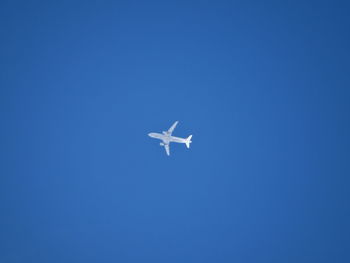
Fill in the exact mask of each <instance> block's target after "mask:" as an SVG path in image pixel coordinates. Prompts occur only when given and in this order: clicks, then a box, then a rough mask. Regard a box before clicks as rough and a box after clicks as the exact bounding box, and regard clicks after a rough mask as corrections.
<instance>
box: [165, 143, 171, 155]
mask: <svg viewBox="0 0 350 263" xmlns="http://www.w3.org/2000/svg"><path fill="white" fill-rule="evenodd" d="M164 148H165V151H166V154H167V155H168V156H169V155H170V147H169V144H165V145H164Z"/></svg>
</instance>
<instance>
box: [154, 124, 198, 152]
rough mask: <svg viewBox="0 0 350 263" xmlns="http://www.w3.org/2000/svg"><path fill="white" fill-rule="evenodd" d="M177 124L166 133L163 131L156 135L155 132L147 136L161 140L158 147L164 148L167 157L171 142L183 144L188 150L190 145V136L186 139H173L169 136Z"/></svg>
mask: <svg viewBox="0 0 350 263" xmlns="http://www.w3.org/2000/svg"><path fill="white" fill-rule="evenodd" d="M177 124H178V121H176V122H175V123H174V124H173V125H172V126H171V127H170V128H169V130H167V131H163V134H162V133H156V132H151V133H149V134H148V136H149V137H152V138H155V139H159V140H162V142H161V143H160V146H164V148H165V151H166V154H167V155H168V156H169V155H170V148H169V144H170V143H171V142H177V143H185V144H186V147H187V148H190V143H191V142H192V141H191V138H192V135H190V136H188V137H187V138H180V137H175V136H172V135H171V134H172V133H173V131H174V129H175V127H176V125H177Z"/></svg>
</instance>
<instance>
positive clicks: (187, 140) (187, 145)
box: [185, 135, 192, 148]
mask: <svg viewBox="0 0 350 263" xmlns="http://www.w3.org/2000/svg"><path fill="white" fill-rule="evenodd" d="M191 138H192V135H190V136H188V137H187V139H186V142H185V143H186V147H187V148H190V143H191V142H192V141H191Z"/></svg>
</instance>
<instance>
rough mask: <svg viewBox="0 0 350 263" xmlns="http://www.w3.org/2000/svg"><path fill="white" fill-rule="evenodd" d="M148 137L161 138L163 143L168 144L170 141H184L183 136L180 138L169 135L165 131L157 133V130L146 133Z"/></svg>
mask: <svg viewBox="0 0 350 263" xmlns="http://www.w3.org/2000/svg"><path fill="white" fill-rule="evenodd" d="M148 136H149V137H152V138H155V139H159V140H162V141H163V143H164V144H169V143H171V142H177V143H186V139H185V138H180V137H176V136H171V135H169V134H167V133H166V132H164V133H163V134H162V133H157V132H151V133H149V134H148Z"/></svg>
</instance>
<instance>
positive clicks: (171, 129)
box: [168, 121, 178, 135]
mask: <svg viewBox="0 0 350 263" xmlns="http://www.w3.org/2000/svg"><path fill="white" fill-rule="evenodd" d="M177 124H178V121H175V123H174V124H173V125H172V126H171V127H170V128H169V130H168V134H169V135H171V134H172V132H173V131H174V129H175V127H176V125H177Z"/></svg>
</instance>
